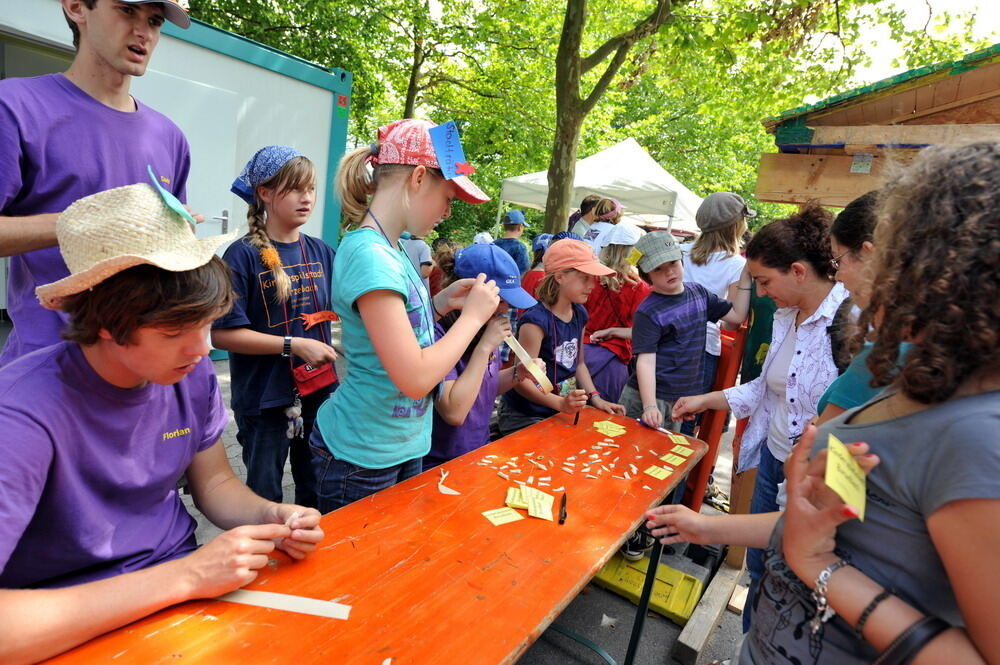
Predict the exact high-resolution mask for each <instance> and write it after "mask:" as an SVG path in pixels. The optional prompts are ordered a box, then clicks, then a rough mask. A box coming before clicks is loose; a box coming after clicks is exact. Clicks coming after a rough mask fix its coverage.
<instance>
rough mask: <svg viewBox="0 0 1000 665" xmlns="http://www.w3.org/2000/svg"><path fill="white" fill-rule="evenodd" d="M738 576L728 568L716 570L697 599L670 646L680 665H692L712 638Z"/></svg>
mask: <svg viewBox="0 0 1000 665" xmlns="http://www.w3.org/2000/svg"><path fill="white" fill-rule="evenodd" d="M742 572H743V571H742V569H740V568H732V567H730V566H727V565H726V564H722V565H721V566H719V570H718V572H716V573H715V577H713V578H712V582H711V584H709V585H708V589H706V590H705V595H704V596H702V597H701V601H700V602H699V603H698V607H696V608H695V610H694V614H692V615H691V618H690V619H688V622H687V624H686V625H685V626H684V630H682V631H681V634H680V636H678V638H677V642H676V643H675V644H674V648H673V653H672V655H673V657H674V658H676V659H677V660H678V661H680V663H681V664H682V665H695V662H696V661H697V660H698V655H699V654H700V653H701V651H702V649H704V648H705V644H706V643H707V642H708V639H709V638H710V637H711V636H712V631H714V630H715V627H716V626H717V625H718V624H719V617H721V616H722V613H723V612H725V611H726V605H727V604H728V602H729V597H730V596H731V595H732V594H733V589H734V588H735V587H736V582H737V580H739V578H740V574H741V573H742Z"/></svg>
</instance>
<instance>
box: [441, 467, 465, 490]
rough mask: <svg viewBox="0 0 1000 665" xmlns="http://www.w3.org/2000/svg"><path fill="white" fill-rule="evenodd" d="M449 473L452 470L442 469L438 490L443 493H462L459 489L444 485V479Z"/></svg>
mask: <svg viewBox="0 0 1000 665" xmlns="http://www.w3.org/2000/svg"><path fill="white" fill-rule="evenodd" d="M449 473H451V472H450V471H445V470H444V469H441V480H439V481H438V492H441V494H461V492H459V491H458V490H453V489H452V488H450V487H445V486H444V479H445V478H447V477H448V474H449Z"/></svg>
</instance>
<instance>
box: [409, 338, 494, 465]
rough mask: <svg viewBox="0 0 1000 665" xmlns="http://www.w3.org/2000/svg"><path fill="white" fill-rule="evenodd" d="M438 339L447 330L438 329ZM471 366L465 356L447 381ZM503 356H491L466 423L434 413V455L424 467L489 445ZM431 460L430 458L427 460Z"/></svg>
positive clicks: (432, 449) (450, 373) (454, 378)
mask: <svg viewBox="0 0 1000 665" xmlns="http://www.w3.org/2000/svg"><path fill="white" fill-rule="evenodd" d="M435 331H436V333H437V337H438V339H441V338H442V337H444V333H445V331H444V328H442V327H441V325H440V324H438V325H436V326H435ZM468 364H469V356H468V354H466V355H464V356H462V357H461V358H460V359H459V361H458V364H457V365H456V366H455V369H453V370H451V371H450V372H448V375H447V376H446V377H444V380H445V381H454V380H456V379H458V377H459V375H460V374H461V373H462V372H464V371H465V368H466V367H467V366H468ZM500 369H501V367H500V354H499V353H497V352H496V351H494V352H493V353H492V354H490V361H489V364H487V365H486V372H485V373H484V374H483V382H482V384H481V385H480V387H479V394H478V395H476V401H475V402H473V403H472V408H471V409H469V415H467V416H466V417H465V422H464V423H462V424H461V425H458V426H457V427H456V426H454V425H449V424H448V423H446V422H445V421H444V419H443V418H441V416H439V415H438V413H437V411H435V412H434V425H433V429H432V430H431V452H430V453H429V454H428V455H427V457H426V458H424V459H425V462H424V463H425V467H426V465H427V462H428V461H429V462H430V463H431V464H438V463H440V462H445V461H447V460H450V459H455V458H456V457H460V456H462V455H464V454H465V453H468V452H471V451H473V450H475V449H477V448H481V447H482V446H485V445H486V444H487V443H489V442H490V416H492V415H493V405H494V403H496V399H497V393H498V392H499V391H500ZM428 458H430V459H429V460H428Z"/></svg>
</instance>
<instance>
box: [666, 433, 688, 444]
mask: <svg viewBox="0 0 1000 665" xmlns="http://www.w3.org/2000/svg"><path fill="white" fill-rule="evenodd" d="M668 436H669V437H670V440H671V441H673V442H674V443H677V444H680V445H682V446H686V445H687V442H688V440H687V439H686V438H684V436H683V435H681V434H673V433H671V434H669V435H668Z"/></svg>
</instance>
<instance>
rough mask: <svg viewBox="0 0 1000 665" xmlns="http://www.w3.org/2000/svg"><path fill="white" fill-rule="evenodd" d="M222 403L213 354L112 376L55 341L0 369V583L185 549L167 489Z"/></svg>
mask: <svg viewBox="0 0 1000 665" xmlns="http://www.w3.org/2000/svg"><path fill="white" fill-rule="evenodd" d="M227 420H228V415H227V413H226V409H225V407H224V406H223V404H222V397H221V395H220V391H219V384H218V382H217V381H216V379H215V374H214V372H213V371H212V363H211V361H209V360H208V359H207V358H205V359H203V360H202V361H201V363H200V364H198V366H197V367H195V369H194V371H192V372H191V373H190V374H188V375H187V376H186V377H184V379H182V380H181V381H180V382H178V383H176V384H174V385H169V386H161V385H158V384H153V383H150V384H147V385H145V386H143V387H141V388H135V389H131V390H129V389H124V388H117V387H115V386H113V385H111V384H110V383H108V382H106V381H104V380H103V379H102V378H101V377H100V376H99V375H98V374H97V372H95V371H94V369H93V368H92V367H91V366H90V364H89V363H88V362H87V360H86V358H85V357H84V355H83V351H82V350H81V349H80V347H79V346H78V345H76V344H74V343H71V342H61V343H59V344H54V345H52V346H49V347H47V348H44V349H41V350H38V351H35V352H33V353H30V354H28V355H26V356H23V357H21V358H19V359H18V360H16V361H15V362H13V363H11V364H10V365H8V366H6V367H4V368H3V369H2V370H0V431H2V432H3V436H2V437H0V459H2V460H3V464H0V588H8V589H19V588H54V587H66V586H73V585H76V584H82V583H85V582H92V581H95V580H99V579H104V578H107V577H113V576H115V575H119V574H122V573H126V572H130V571H134V570H139V569H142V568H146V567H148V566H152V565H155V564H157V563H160V562H163V561H166V560H168V559H174V558H177V557H180V556H183V555H185V554H187V553H189V552H191V551H192V550H193V549H195V547H196V546H197V545H196V543H195V539H194V529H195V521H194V519H192V517H191V516H190V515H189V514H188V512H187V510H185V508H184V506H183V504H182V503H181V500H180V497H179V496H178V492H177V480H178V479H179V478H180V476H181V474H183V473H184V471H185V469H187V467H188V465H189V464H190V463H191V460H192V458H194V456H195V455H196V454H197V453H198V452H200V451H202V450H205V449H207V448H208V447H210V446H211V445H212V444H214V443H215V442H216V441H218V440H219V437H220V436H221V435H222V431H223V429H224V428H225V425H226V422H227Z"/></svg>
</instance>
